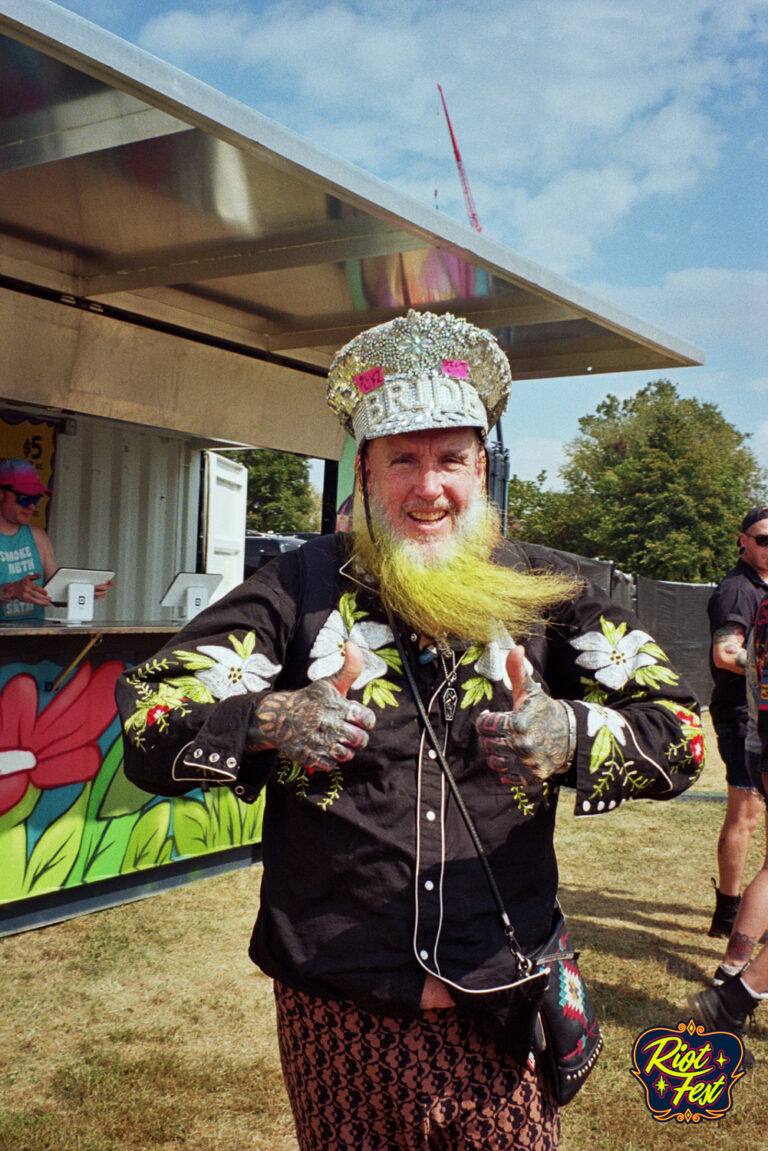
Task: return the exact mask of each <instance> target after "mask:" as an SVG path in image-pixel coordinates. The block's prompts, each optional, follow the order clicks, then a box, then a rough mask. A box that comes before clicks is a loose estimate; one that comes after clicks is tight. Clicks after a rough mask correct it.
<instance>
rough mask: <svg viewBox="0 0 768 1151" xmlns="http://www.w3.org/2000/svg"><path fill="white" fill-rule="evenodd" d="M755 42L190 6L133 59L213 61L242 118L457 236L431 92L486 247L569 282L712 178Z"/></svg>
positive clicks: (534, 9) (605, 23) (765, 15)
mask: <svg viewBox="0 0 768 1151" xmlns="http://www.w3.org/2000/svg"><path fill="white" fill-rule="evenodd" d="M767 25H768V0H733V2H729V4H728V5H715V6H713V5H712V4H711V3H710V0H676V2H675V3H674V4H669V2H668V0H644V3H643V4H637V2H636V0H516V2H515V4H514V5H513V4H510V3H509V0H480V3H476V4H474V5H471V6H470V5H467V4H465V3H463V2H462V3H459V2H458V0H443V2H441V3H440V4H435V3H433V2H432V0H413V2H412V3H409V4H406V3H403V2H401V0H394V2H393V3H391V4H388V5H387V6H386V7H385V6H383V5H381V4H379V3H376V2H374V0H359V2H357V3H352V0H328V2H326V3H316V2H312V0H289V2H288V3H285V2H281V3H278V2H275V3H255V2H251V3H228V2H215V0H208V2H206V0H197V2H196V3H195V5H194V8H192V7H177V8H176V9H175V10H170V11H167V12H165V13H163V14H162V15H158V16H155V17H153V18H152V19H150V20H148V21H147V22H146V23H145V25H144V27H143V29H142V32H141V43H142V44H143V46H144V47H146V48H148V49H149V50H150V51H152V52H155V53H157V54H158V55H160V56H163V57H165V58H170V59H173V60H174V61H175V62H177V63H180V64H182V65H183V66H186V67H193V68H199V67H200V66H201V65H204V64H205V63H206V62H208V63H217V64H220V63H221V62H224V61H225V62H226V63H227V66H228V68H229V70H230V74H231V75H237V77H238V80H237V84H238V95H239V96H240V98H241V99H246V100H247V102H249V103H251V104H253V105H254V106H255V107H257V108H258V109H259V110H260V111H262V112H265V113H266V114H267V115H270V116H273V117H274V118H276V119H278V120H281V121H282V122H284V123H286V124H288V126H290V127H292V128H294V129H295V130H297V131H299V132H300V133H301V134H302V135H304V136H307V137H309V138H311V139H312V140H313V141H314V142H316V143H318V144H320V145H322V146H324V147H326V148H329V149H330V150H332V151H334V152H336V153H337V154H339V155H342V156H343V157H344V158H346V159H348V160H351V161H352V162H354V163H356V164H360V165H362V166H363V167H366V168H368V169H369V170H371V171H373V172H375V173H376V174H377V175H380V176H382V177H384V178H385V179H387V180H388V181H390V182H392V183H395V184H397V185H398V186H403V184H407V185H408V186H409V188H410V189H412V190H416V191H417V192H418V194H419V195H420V197H421V198H422V199H424V200H429V201H431V200H432V197H433V193H434V189H435V187H439V190H440V200H441V204H442V205H443V206H444V209H445V210H450V211H451V212H452V213H453V214H456V215H458V216H459V217H460V218H464V208H463V204H462V201H461V196H460V192H459V188H458V183H457V176H456V171H455V167H454V163H453V156H452V153H451V149H450V143H449V139H448V135H447V131H446V127H445V124H444V121H443V118H442V111H441V108H440V104H439V97H438V94H437V89H436V84H437V82H438V81H439V82H441V83H442V84H443V87H444V89H445V92H446V98H447V100H448V103H449V108H450V111H451V115H452V118H453V120H454V127H455V129H456V133H457V137H458V139H459V144H460V147H461V149H462V153H463V155H464V162H465V165H466V168H467V172H468V174H469V177H470V182H471V184H472V188H473V192H474V194H475V200H476V202H477V205H478V211H479V214H480V217H481V221H482V222H483V225H484V229H485V231H486V232H487V233H488V234H490V235H493V236H495V237H497V238H500V239H502V240H504V241H505V242H506V243H508V244H509V245H510V246H511V247H513V248H515V249H517V250H519V251H520V252H521V253H523V254H524V255H526V256H529V257H530V258H535V259H538V260H540V261H542V262H545V263H547V264H548V265H549V266H551V267H554V268H556V269H558V270H561V271H563V272H566V273H568V274H571V273H573V272H574V271H575V270H576V269H578V268H580V267H583V266H586V265H588V264H589V262H590V261H592V260H593V259H594V256H595V250H596V246H597V245H599V244H600V243H601V242H602V241H604V240H605V238H606V237H607V236H610V234H611V233H612V232H613V231H614V230H615V229H616V228H617V227H618V226H619V225H620V224H621V223H622V221H624V220H625V219H626V218H627V217H628V215H629V214H630V213H631V212H632V210H633V209H634V208H636V207H637V206H638V205H640V204H642V203H643V202H645V201H647V200H648V199H649V198H650V197H654V196H657V195H659V194H664V195H670V194H671V195H679V194H680V193H681V192H685V191H687V190H690V189H692V188H695V187H696V186H697V184H698V183H699V182H700V181H701V180H702V178H703V176H704V175H705V174H706V173H707V172H708V171H709V170H710V169H711V168H712V167H713V165H715V164H717V163H718V160H719V158H720V156H721V151H722V148H723V145H724V142H725V137H724V130H723V128H722V127H721V126H720V125H719V124H718V120H717V113H718V108H719V106H720V105H719V104H718V101H720V102H721V103H722V101H726V102H730V104H731V105H732V106H737V105H738V104H739V103H743V102H744V101H748V100H750V99H754V84H755V82H756V79H757V78H758V77H759V67H760V65H761V63H762V61H761V60H759V59H758V58H757V56H756V55H755V53H756V50H757V48H759V47H760V46H761V45H762V44H763V43H764V42H765V39H766V27H767ZM414 185H415V188H414Z"/></svg>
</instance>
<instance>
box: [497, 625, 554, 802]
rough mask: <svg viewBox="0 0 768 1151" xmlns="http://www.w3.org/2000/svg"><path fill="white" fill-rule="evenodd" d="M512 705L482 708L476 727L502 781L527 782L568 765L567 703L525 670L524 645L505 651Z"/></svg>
mask: <svg viewBox="0 0 768 1151" xmlns="http://www.w3.org/2000/svg"><path fill="white" fill-rule="evenodd" d="M507 675H508V676H509V679H510V681H511V683H512V710H511V711H484V712H483V714H482V715H481V716H479V718H478V719H477V722H476V724H475V727H476V729H477V733H478V735H479V736H480V746H481V748H482V749H483V751H484V752H485V754H486V756H487V757H488V766H489V767H491V768H492V769H493V771H495V772H496V773H497V775H499V776H501V779H502V780H503V782H504V783H506V784H515V783H517V784H525V783H531V782H532V781H533V779H532V777H533V778H535V779H537V780H544V779H548V778H549V776H550V775H556V774H557V773H558V772H562V771H566V770H567V768H568V762H567V760H568V752H569V747H570V719H569V715H568V709H567V705H566V704H564V703H562V702H561V701H560V700H558V699H552V698H551V697H550V696H548V695H547V694H546V693H545V692H544V690H543V689H542V687H541V685H540V684H538V683H536V681H535V680H534V679H533V678H532V677H531V676H530V675H529V674H528V672H527V671H526V670H525V650H524V649H523V648H522V647H520V646H515V647H513V648H512V650H511V651H510V653H509V655H508V657H507Z"/></svg>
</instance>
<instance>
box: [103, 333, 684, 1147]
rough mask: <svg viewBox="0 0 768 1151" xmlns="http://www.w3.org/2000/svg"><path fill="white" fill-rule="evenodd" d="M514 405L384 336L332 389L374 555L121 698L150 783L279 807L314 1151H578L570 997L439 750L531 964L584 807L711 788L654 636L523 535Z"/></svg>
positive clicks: (275, 821) (171, 647)
mask: <svg viewBox="0 0 768 1151" xmlns="http://www.w3.org/2000/svg"><path fill="white" fill-rule="evenodd" d="M510 382H511V380H510V369H509V363H508V361H507V359H506V357H505V356H504V354H503V352H502V351H501V349H500V348H499V346H498V344H497V342H496V341H495V340H494V339H493V337H492V336H491V335H490V333H488V332H485V331H482V330H480V329H478V328H476V327H474V326H473V325H471V324H469V323H467V322H466V321H464V320H461V319H458V318H455V317H453V316H450V315H442V316H436V315H431V314H429V313H420V314H419V313H416V312H409V314H408V315H407V316H403V317H398V318H397V319H395V320H393V321H391V322H390V323H386V324H383V325H380V326H379V327H377V328H374V329H371V330H370V331H368V332H362V333H361V334H360V335H359V336H357V337H355V339H354V340H352V341H351V342H350V344H348V345H347V346H346V347H345V348H342V350H341V351H340V352H339V353H338V355H337V356H336V357H335V359H334V361H333V363H332V364H331V369H330V374H329V388H328V394H329V403H330V405H331V408H332V409H333V411H334V412H335V413H336V414H337V416H338V417H339V419H340V421H341V422H342V424H343V426H344V427H345V428H346V429H347V431H349V433H350V434H352V435H353V436H354V437H355V439H356V441H357V443H358V456H357V461H356V468H357V497H358V501H357V506H356V510H355V522H354V531H353V532H352V533H351V534H350V535H338V536H336V537H333V536H329V537H321V538H320V539H317V540H312V541H310V542H309V543H307V544H306V545H305V546H304V547H303V548H300V549H299V550H297V551H293V552H288V553H285V554H284V555H282V556H280V557H279V558H277V559H275V560H274V561H272V562H271V563H269V564H267V565H266V566H265V567H263V568H262V569H261V570H260V571H259V572H258V573H257V574H256V575H254V576H252V577H251V578H250V579H249V580H248V581H247V582H246V583H244V584H243V585H241V587H239V588H237V589H235V590H234V591H233V592H231V593H230V594H229V595H228V596H225V597H224V598H223V599H221V600H218V601H217V602H216V603H214V604H212V605H211V606H210V607H209V608H208V609H206V610H205V611H204V612H202V613H200V615H198V616H196V617H195V619H194V620H192V621H191V622H190V623H189V624H188V625H187V626H186V627H185V628H184V629H183V631H182V632H181V633H180V634H179V635H178V636H175V637H174V639H173V640H172V641H171V642H170V643H169V644H167V645H166V647H165V648H164V649H163V650H162V651H160V652H159V653H158V654H157V656H156V657H154V658H153V659H151V660H148V661H146V662H145V663H143V664H141V665H139V666H138V667H137V668H134V669H131V670H130V671H129V672H127V673H126V674H125V676H124V677H123V678H122V681H121V684H120V686H119V689H118V702H119V706H120V711H121V715H122V719H123V727H124V732H125V740H124V746H125V770H126V773H127V774H128V775H129V777H130V778H132V779H133V780H134V781H135V782H137V783H139V784H141V785H143V786H146V787H148V789H150V790H159V791H160V792H161V793H164V794H168V793H170V794H178V793H180V792H184V791H187V790H190V789H192V788H194V787H196V786H199V785H200V784H201V783H205V784H208V785H210V784H218V785H220V786H226V787H230V788H231V789H232V790H233V792H234V793H235V795H236V796H238V797H239V798H241V799H243V800H244V801H246V802H248V801H252V800H253V799H255V798H256V796H257V795H258V794H259V793H260V791H261V790H262V789H265V790H266V802H265V807H264V825H263V835H262V851H263V861H264V867H263V872H262V881H261V898H260V904H259V912H258V918H257V921H256V925H255V927H254V931H253V936H252V939H251V947H250V954H251V957H252V958H253V960H254V962H255V963H257V964H258V966H259V967H260V968H261V970H262V971H264V972H266V974H268V975H269V976H271V977H272V978H273V980H274V985H275V999H276V1006H277V1018H278V1036H279V1042H280V1050H281V1057H282V1063H283V1071H284V1076H285V1081H286V1086H287V1089H288V1094H289V1097H290V1100H291V1105H292V1107H293V1111H294V1117H295V1120H296V1126H297V1132H298V1138H299V1146H300V1147H301V1151H413V1149H415V1148H419V1149H422V1151H427V1149H428V1148H438V1147H461V1148H463V1149H464V1151H507V1149H509V1148H513V1147H514V1148H521V1149H522V1148H525V1149H527V1151H553V1149H554V1148H555V1147H556V1146H557V1144H558V1136H559V1117H558V1108H557V1103H556V1101H555V1097H554V1094H553V1092H552V1089H551V1085H550V1084H549V1083H548V1081H547V1080H545V1078H544V1076H543V1071H542V1067H541V1065H540V1063H539V1062H537V1058H536V1056H535V1055H534V1053H533V1042H532V1041H533V1031H534V1028H535V1021H536V1012H537V1005H538V1002H539V998H540V995H541V990H539V991H538V992H535V993H534V992H533V991H532V989H531V987H530V986H529V983H528V981H527V976H526V975H525V969H524V967H523V968H521V967H520V966H519V964H518V963H517V961H516V960H515V958H514V956H513V954H512V952H511V950H510V947H509V941H508V937H507V935H506V934H505V931H504V929H503V924H502V920H501V918H500V916H499V909H498V906H497V903H496V901H495V898H494V896H493V894H492V890H491V887H490V885H489V883H488V877H487V875H486V874H485V873H484V870H483V867H482V866H481V864H480V859H479V857H478V854H477V851H476V849H475V845H474V844H473V842H472V840H471V839H470V836H469V835H468V831H467V828H466V827H465V825H464V823H463V820H462V817H461V814H460V811H459V807H458V804H457V801H456V800H455V798H454V796H453V793H452V792H451V791H450V790H449V788H448V786H447V783H446V777H445V776H444V774H443V771H442V770H441V765H440V762H439V759H438V753H437V751H436V747H439V748H440V749H441V751H442V753H443V755H444V757H445V760H446V761H447V762H448V764H449V765H450V770H451V773H452V775H453V777H454V779H455V781H456V784H457V787H458V791H459V795H460V796H461V798H462V800H463V802H464V804H465V806H466V808H467V809H468V810H469V811H470V812H471V815H472V818H473V821H474V823H475V825H476V827H477V834H478V836H479V838H480V840H481V842H482V847H483V849H484V852H485V855H486V857H487V861H488V862H489V865H490V867H491V870H492V874H493V876H494V877H495V882H496V885H497V887H498V890H499V892H500V894H501V896H502V897H503V902H504V905H505V907H506V908H508V910H509V918H510V920H511V922H512V926H513V927H514V935H515V938H516V939H517V940H518V942H519V945H520V947H521V948H522V949H523V950H524V951H525V952H526V954H527V955H530V954H531V952H532V951H533V950H534V949H535V948H536V947H538V946H540V945H541V944H543V943H544V941H545V940H546V939H547V938H548V936H549V935H550V933H551V930H552V922H553V910H554V906H555V901H556V894H557V885H558V873H557V861H556V858H555V851H554V825H555V815H556V810H557V797H558V794H559V790H560V787H561V786H563V785H564V786H567V787H571V788H573V789H574V791H575V811H576V814H577V815H578V816H579V817H593V816H597V815H601V814H603V813H607V812H610V811H612V810H615V809H616V808H617V807H618V806H620V805H621V804H622V803H624V802H625V801H626V800H628V799H633V798H637V797H646V798H658V799H667V798H671V797H673V796H674V795H676V794H678V793H679V792H680V791H682V790H684V789H685V788H686V787H688V786H689V785H690V783H691V782H692V781H693V780H694V779H695V778H696V776H697V775H698V772H699V769H700V767H701V762H702V754H703V741H702V733H701V723H700V719H699V717H698V714H697V709H696V703H695V701H694V699H693V697H692V694H691V692H690V690H689V689H688V688H687V687H686V686H685V684H683V683H682V682H681V680H680V677H679V675H678V674H677V672H676V671H675V670H674V668H672V667H671V665H670V664H669V661H668V659H667V657H666V655H665V654H664V652H663V651H662V650H661V649H660V648H659V647H658V645H657V644H655V643H654V641H653V640H652V638H651V637H650V636H649V635H648V634H647V633H646V632H645V631H643V629H642V628H641V627H640V625H639V623H638V621H637V620H636V619H635V618H634V617H633V616H631V615H629V614H628V613H627V612H625V611H624V610H623V609H622V608H621V607H619V606H618V605H617V604H614V603H613V602H611V601H610V600H609V599H608V598H607V597H606V596H605V595H604V594H603V593H602V592H601V591H599V590H598V589H595V588H593V587H591V586H590V585H589V584H586V583H585V582H583V581H581V580H580V579H577V578H576V577H575V576H574V573H573V571H572V569H570V568H568V567H567V566H566V565H565V564H563V563H562V562H560V561H558V559H557V557H556V556H555V555H554V554H553V553H552V552H549V551H548V550H547V549H544V548H536V547H533V546H529V545H525V544H518V543H512V542H511V541H507V540H504V539H502V538H501V536H500V533H499V529H498V522H497V517H496V516H495V514H494V512H493V509H492V507H491V506H490V505H489V501H488V499H487V497H486V495H485V471H486V460H485V450H484V444H485V436H486V433H487V432H488V430H489V429H490V428H491V427H493V425H494V423H495V421H496V420H497V419H498V418H499V417H500V415H501V412H502V411H503V409H504V406H505V404H506V400H507V394H508V391H509V386H510ZM407 672H409V673H410V675H408V674H406V673H407ZM419 696H420V697H421V700H420V701H419ZM419 702H421V707H422V709H423V712H424V713H427V714H428V717H429V721H430V724H431V728H432V731H433V732H434V733H435V746H431V745H430V742H429V740H428V739H427V738H426V736H425V731H424V726H425V725H424V715H423V714H422V711H420V709H419ZM568 1008H569V1009H570V1010H572V1011H574V1012H575V1013H576V1017H577V1018H579V1015H578V1005H577V1004H573V1003H571V1002H570V1001H569V1002H568ZM586 1038H587V1037H586V1035H584V1036H582V1039H581V1040H580V1041H579V1042H580V1043H583V1042H584V1041H585V1040H586Z"/></svg>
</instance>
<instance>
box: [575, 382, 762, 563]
mask: <svg viewBox="0 0 768 1151" xmlns="http://www.w3.org/2000/svg"><path fill="white" fill-rule="evenodd" d="M579 429H580V431H579V434H578V435H577V436H576V438H575V439H574V440H573V441H572V442H571V443H570V444H569V445H567V446H566V456H567V459H568V462H567V463H566V464H565V465H564V466H563V467H562V468H561V469H560V474H561V476H562V478H563V481H564V484H565V492H564V493H563V494H564V495H565V497H566V498H565V500H564V501H562V502H561V504H560V510H561V511H563V510H565V511H566V514H567V518H568V523H569V524H570V528H569V531H570V535H569V536H568V537H567V538H568V543H567V545H566V544H565V543H563V540H562V537H561V538H560V539H559V541H558V542H557V543H555V544H554V546H557V547H566V548H567V550H569V551H575V552H578V553H580V554H582V555H590V556H600V557H602V558H603V559H612V560H614V561H615V562H616V563H617V564H618V566H619V567H620V568H622V569H623V570H624V571H630V572H636V573H639V574H642V575H646V576H649V577H650V578H652V579H666V580H682V581H686V582H709V581H717V580H719V579H720V578H721V577H722V575H723V573H724V572H725V571H726V570H727V569H728V568H729V567H730V566H731V565H732V564H733V561H734V558H735V543H736V536H737V534H738V528H739V523H740V521H741V518H742V516H743V515H744V512H745V510H746V509H747V508H748V507H750V506H752V505H753V504H756V503H764V502H766V474H765V472H764V471H763V470H762V469H761V468H760V467H759V466H758V464H757V461H756V459H755V456H754V455H753V453H752V451H751V450H750V448H749V447H748V446H747V444H746V439H747V437H746V436H744V435H743V434H742V433H741V432H739V431H738V429H737V428H735V427H734V426H733V424H730V423H728V421H727V420H726V419H725V418H724V416H723V415H722V413H721V412H720V410H719V408H717V407H716V406H715V405H714V404H710V403H702V402H700V401H699V400H695V399H683V398H682V397H680V396H679V395H678V393H677V389H676V387H675V385H674V384H672V383H671V382H670V381H669V380H655V381H653V382H652V383H649V384H647V385H646V387H644V388H642V389H641V390H640V391H639V392H637V393H636V394H635V395H634V396H631V397H630V398H629V399H627V400H624V401H623V402H620V401H619V400H618V399H617V398H616V396H613V395H609V396H607V397H606V399H605V400H604V401H603V402H602V403H601V404H599V405H598V407H597V410H596V412H595V413H594V414H593V415H588V416H584V417H583V418H582V419H580V420H579ZM561 522H562V521H561Z"/></svg>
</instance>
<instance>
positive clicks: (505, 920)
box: [387, 612, 535, 976]
mask: <svg viewBox="0 0 768 1151" xmlns="http://www.w3.org/2000/svg"><path fill="white" fill-rule="evenodd" d="M387 618H388V620H389V626H390V628H391V630H392V633H393V635H394V637H395V643H396V645H397V651H398V655H399V656H400V660H401V662H402V665H403V672H404V674H405V678H406V680H407V682H408V687H409V688H410V690H411V694H412V696H413V701H414V703H415V704H416V710H417V711H418V713H419V719H420V720H421V723H422V726H423V727H424V731H425V733H426V735H427V738H428V739H429V742H430V743H431V744H432V748H433V750H434V752H435V755H436V757H437V762H438V763H439V765H440V769H441V771H442V773H443V775H444V776H445V780H446V783H447V784H448V789H449V791H450V793H451V795H452V796H453V799H454V801H455V803H456V806H457V807H458V809H459V813H460V815H461V818H462V819H463V820H464V825H465V826H466V829H467V831H468V832H469V838H470V839H471V840H472V846H473V847H474V849H475V851H476V852H477V855H478V858H479V860H480V864H481V866H482V868H483V871H484V873H485V878H486V879H487V881H488V886H489V887H490V889H491V894H492V895H493V898H494V900H495V903H496V906H497V908H498V911H499V916H500V917H501V922H502V926H503V928H504V935H505V936H506V940H507V945H508V947H509V950H510V951H511V953H512V955H513V956H514V957H515V962H516V963H517V966H518V970H519V972H521V973H522V974H523V975H525V976H528V975H530V974H531V972H532V970H533V968H534V966H535V963H534V961H533V960H532V959H531V958H530V957H529V956H527V955H525V954H524V953H523V952H522V951H521V950H520V948H519V947H518V944H517V939H516V937H515V929H514V927H513V926H512V920H511V919H510V918H509V913H508V912H507V909H506V907H505V905H504V900H503V898H502V895H501V892H500V891H499V885H498V884H497V882H496V878H495V876H494V874H493V871H492V870H491V865H490V863H489V862H488V856H487V855H486V854H485V848H484V847H483V845H482V843H481V842H480V836H479V835H478V834H477V828H476V827H475V822H474V820H473V819H472V816H471V815H470V814H469V811H468V809H467V805H466V804H465V802H464V800H463V798H462V796H461V792H460V791H459V788H458V784H457V783H456V779H455V777H454V774H453V772H452V771H451V769H450V767H449V765H448V761H447V759H446V758H445V756H444V754H443V749H442V748H441V747H440V743H439V740H438V738H437V735H436V734H435V729H434V728H433V727H432V724H431V722H430V719H429V716H428V714H427V709H426V707H425V706H424V700H423V699H422V698H421V692H420V691H419V687H418V684H417V683H416V679H415V677H414V674H413V669H412V668H411V665H410V662H409V660H408V656H407V654H406V651H405V648H404V646H403V641H402V638H401V636H400V633H399V631H398V629H397V627H396V625H395V621H394V620H393V619H392V616H391V614H390V613H389V612H387Z"/></svg>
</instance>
